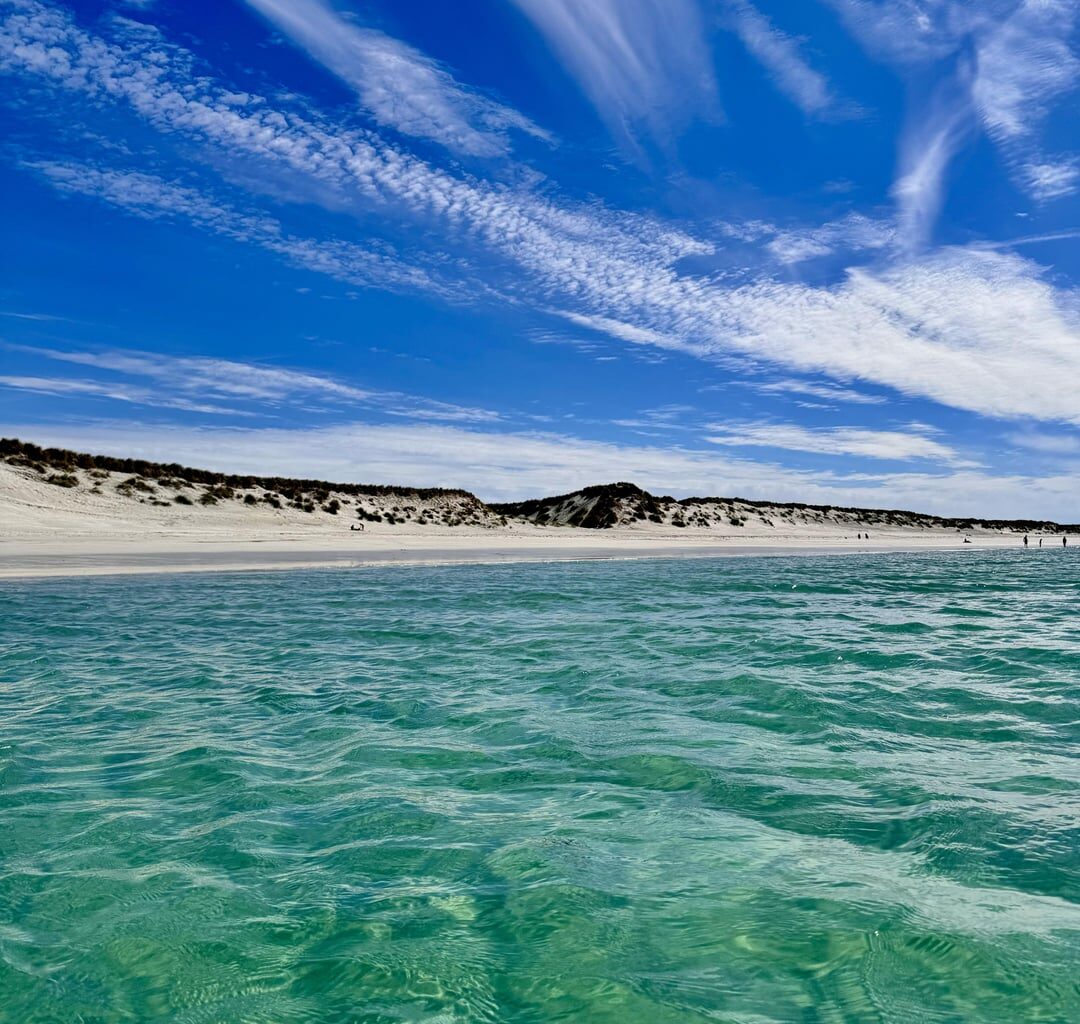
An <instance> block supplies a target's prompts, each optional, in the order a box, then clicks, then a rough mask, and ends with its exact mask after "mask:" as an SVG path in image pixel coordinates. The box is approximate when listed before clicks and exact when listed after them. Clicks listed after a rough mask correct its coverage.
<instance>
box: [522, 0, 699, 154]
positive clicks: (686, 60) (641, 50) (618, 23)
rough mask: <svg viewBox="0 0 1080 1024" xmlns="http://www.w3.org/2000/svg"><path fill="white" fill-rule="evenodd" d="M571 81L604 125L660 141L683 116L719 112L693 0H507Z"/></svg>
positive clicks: (626, 138)
mask: <svg viewBox="0 0 1080 1024" xmlns="http://www.w3.org/2000/svg"><path fill="white" fill-rule="evenodd" d="M513 2H514V3H515V4H516V6H517V7H518V8H520V10H521V11H522V12H523V13H524V14H525V15H526V16H527V17H528V18H529V19H530V20H531V21H532V22H533V24H534V25H535V26H536V27H537V28H538V29H539V30H540V32H541V33H542V34H543V35H544V37H545V38H546V40H547V42H548V44H549V45H550V46H551V47H552V49H554V50H555V52H556V53H557V54H558V56H559V58H560V60H561V61H562V62H563V64H564V65H565V66H566V68H567V70H568V71H569V73H570V74H571V75H572V76H573V77H574V78H575V79H576V81H577V83H578V85H579V86H580V87H581V89H582V91H583V92H584V93H585V95H586V96H587V97H588V98H589V100H590V101H591V103H592V104H593V106H594V107H595V108H596V110H597V112H598V113H599V114H600V116H601V118H602V119H603V120H604V121H605V123H606V124H607V126H608V128H609V130H610V131H611V132H612V134H613V135H615V136H616V137H617V138H619V139H620V140H622V141H623V142H627V143H633V141H634V138H635V134H636V132H637V131H638V130H639V129H641V128H645V129H646V130H647V131H648V133H649V134H650V135H651V136H652V137H653V138H654V139H657V140H659V141H661V142H663V141H666V140H668V139H669V138H670V137H671V135H672V130H673V127H676V126H677V125H678V122H680V121H683V120H685V119H687V118H689V117H693V116H702V117H706V118H711V117H715V116H717V115H718V113H719V103H718V100H717V95H716V83H715V80H714V76H713V72H712V59H711V56H710V54H709V50H708V47H707V46H706V43H705V37H704V29H703V26H702V23H701V18H700V15H699V13H698V9H697V4H696V2H695V0H589V2H587V3H581V2H578V0H513Z"/></svg>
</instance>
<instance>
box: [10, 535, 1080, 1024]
mask: <svg viewBox="0 0 1080 1024" xmlns="http://www.w3.org/2000/svg"><path fill="white" fill-rule="evenodd" d="M1078 581H1080V557H1077V556H1075V555H1074V554H1073V553H1072V552H1061V551H1039V552H1028V553H1022V552H1015V553H1014V552H1007V553H997V554H995V553H985V554H982V553H974V552H973V553H968V552H962V553H958V554H948V555H932V554H923V555H889V556H866V557H836V558H748V559H719V560H709V561H691V562H677V561H653V562H640V563H605V564H587V563H578V564H558V565H530V566H506V565H503V566H493V567H464V566H454V567H445V568H389V569H377V570H359V571H324V572H287V573H278V574H273V573H271V574H237V575H206V576H174V577H167V576H162V577H156V578H154V577H141V578H122V579H121V578H117V579H97V580H64V581H37V582H26V583H7V584H3V585H0V1020H2V1021H4V1022H9V1021H11V1022H18V1024H24V1022H44V1021H57V1022H76V1021H78V1022H112V1021H159V1020H160V1021H171V1022H172V1021H175V1022H266V1024H289V1022H300V1021H327V1022H339V1021H340V1022H345V1021H357V1022H397V1021H410V1022H413V1021H424V1022H433V1024H434V1022H440V1024H447V1022H466V1021H468V1022H472V1021H481V1022H483V1021H492V1022H494V1021H500V1022H502V1021H509V1022H535V1024H541V1022H548V1021H575V1022H577V1021H584V1022H607V1021H611V1022H617V1024H636V1022H642V1024H645V1022H648V1024H664V1022H675V1021H679V1022H682V1021H687V1022H690V1021H730V1022H740V1024H764V1022H768V1021H783V1022H788V1021H793V1022H803V1024H807V1022H847V1021H859V1022H861V1021H890V1022H892V1021H898V1022H899V1021H910V1022H919V1024H921V1022H925V1021H994V1022H998V1021H1002V1022H1004V1021H1009V1022H1012V1021H1025V1022H1027V1021H1035V1022H1041V1021H1046V1022H1075V1021H1080V758H1078V754H1080V585H1078Z"/></svg>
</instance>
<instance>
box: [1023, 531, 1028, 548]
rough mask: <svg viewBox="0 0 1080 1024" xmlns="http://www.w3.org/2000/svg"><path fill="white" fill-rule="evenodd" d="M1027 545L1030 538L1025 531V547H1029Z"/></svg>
mask: <svg viewBox="0 0 1080 1024" xmlns="http://www.w3.org/2000/svg"><path fill="white" fill-rule="evenodd" d="M1027 545H1028V539H1027V534H1026V533H1025V534H1024V547H1027Z"/></svg>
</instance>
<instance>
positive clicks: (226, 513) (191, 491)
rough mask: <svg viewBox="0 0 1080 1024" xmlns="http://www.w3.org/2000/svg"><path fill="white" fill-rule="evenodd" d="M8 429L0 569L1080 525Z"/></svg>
mask: <svg viewBox="0 0 1080 1024" xmlns="http://www.w3.org/2000/svg"><path fill="white" fill-rule="evenodd" d="M2 445H3V446H2V447H0V577H2V576H8V577H12V576H28V575H62V574H81V573H112V572H151V571H153V572H160V571H193V570H210V569H220V570H224V569H256V568H258V569H266V568H282V567H298V566H330V565H337V566H342V565H363V564H369V563H370V564H377V563H382V562H391V561H392V562H454V561H510V560H535V559H557V558H635V557H671V556H684V557H700V556H707V555H719V554H758V553H766V552H791V553H794V552H800V551H803V552H809V551H814V552H816V551H836V552H841V551H848V552H858V551H872V550H919V549H924V548H933V549H941V548H952V547H958V548H964V547H982V548H985V547H987V546H1009V547H1015V546H1016V545H1018V544H1019V543H1020V534H1021V533H1023V532H1027V533H1029V534H1030V535H1031V537H1032V538H1033V540H1035V542H1036V543H1037V540H1038V538H1039V537H1040V536H1045V537H1047V538H1050V537H1052V538H1054V543H1055V544H1058V543H1060V539H1059V537H1060V533H1061V531H1062V530H1067V531H1075V530H1076V528H1075V527H1064V528H1061V527H1058V526H1056V524H1051V523H1042V524H1038V523H1010V524H1003V523H989V522H978V521H970V520H969V521H963V520H944V519H940V518H937V517H929V516H920V515H918V514H915V513H908V512H895V511H888V510H873V509H836V508H827V507H824V506H817V507H815V506H807V505H791V504H788V505H783V504H773V503H762V502H748V501H745V500H741V499H735V498H731V499H726V498H703V499H699V498H694V499H684V500H682V501H676V500H675V499H673V498H665V497H656V496H654V495H650V494H648V493H647V492H645V491H642V490H640V489H639V488H637V487H634V486H633V485H632V484H615V485H604V486H600V487H591V488H585V489H583V490H582V491H578V492H575V493H573V494H569V495H560V496H558V497H555V498H546V499H538V500H536V501H530V502H520V503H513V504H501V505H488V504H485V503H484V502H482V501H481V500H480V499H478V498H477V497H475V496H474V495H472V494H469V493H468V492H466V491H457V490H435V489H423V488H408V487H385V486H370V487H365V486H363V485H353V484H348V485H340V484H339V485H335V484H327V483H322V482H319V481H284V480H278V479H275V480H259V479H257V478H248V477H225V476H223V475H221V474H213V473H207V472H205V471H198V470H186V469H184V468H182V467H177V466H154V465H151V464H147V463H133V464H132V465H135V466H138V467H140V468H141V472H131V471H129V470H128V469H127V468H125V469H124V470H117V469H114V468H102V466H110V465H116V464H120V462H121V460H110V459H102V458H100V457H98V458H95V457H89V456H77V455H75V453H42V451H41V450H40V449H34V448H33V447H32V446H25V445H22V446H19V445H18V443H17V442H10V441H9V442H2ZM28 453H29V454H28ZM80 463H81V464H80ZM124 465H125V467H126V466H127V464H126V463H124ZM965 541H967V542H968V543H967V544H965Z"/></svg>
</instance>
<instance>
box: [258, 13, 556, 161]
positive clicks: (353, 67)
mask: <svg viewBox="0 0 1080 1024" xmlns="http://www.w3.org/2000/svg"><path fill="white" fill-rule="evenodd" d="M245 2H246V3H247V4H248V6H249V7H251V8H253V9H254V10H256V11H258V12H259V14H261V15H263V17H265V18H266V19H267V20H268V21H269V22H270V23H271V24H272V25H273V26H274V27H275V28H277V29H279V30H280V31H281V32H283V33H284V34H285V35H287V36H288V37H289V38H290V39H292V40H293V41H294V42H295V43H296V44H297V45H298V46H299V47H301V48H302V49H303V50H305V51H306V52H307V53H308V54H309V55H310V56H311V57H312V59H313V60H315V61H317V62H318V63H319V64H322V65H323V66H324V67H326V68H327V69H328V70H329V71H331V72H332V73H333V74H334V75H336V76H337V77H338V78H340V79H341V80H342V81H343V82H345V83H347V84H348V85H349V86H351V87H352V88H353V89H355V90H356V93H357V96H358V97H359V98H360V102H361V103H362V104H363V106H364V107H365V108H366V109H367V110H368V111H369V112H370V113H371V115H372V116H373V117H374V118H375V120H376V121H377V122H378V123H379V124H381V125H384V126H386V127H388V128H393V129H394V130H396V131H399V132H401V133H403V134H405V135H411V136H414V137H417V138H422V139H430V140H431V141H433V142H437V143H439V144H440V145H442V146H445V147H446V148H447V149H450V150H453V151H454V152H456V153H461V154H466V155H469V156H477V157H495V156H503V155H505V154H506V153H507V151H508V150H509V148H510V144H509V141H508V139H507V134H506V133H507V132H508V131H509V130H510V129H513V130H516V131H519V132H524V133H526V134H528V135H531V136H533V137H534V138H538V139H543V140H544V141H547V142H550V141H551V136H550V134H549V133H548V132H545V131H544V130H543V129H541V128H539V127H538V126H537V125H535V124H534V123H533V122H532V121H530V120H529V118H527V117H525V116H524V115H523V114H520V113H518V112H517V111H516V110H512V109H511V108H509V107H506V106H503V105H502V104H500V103H496V102H494V101H493V100H490V99H488V98H486V97H484V96H482V95H480V94H479V93H478V92H476V91H474V90H470V89H467V88H465V87H464V86H462V85H461V84H459V83H458V82H457V81H455V80H454V78H453V76H452V75H451V74H450V73H449V72H448V71H446V70H445V69H444V68H442V67H440V66H439V65H438V64H436V63H435V62H434V61H433V60H431V59H430V58H428V57H426V56H425V55H424V54H422V53H420V52H419V51H418V50H415V49H413V47H411V46H408V45H407V44H405V43H403V42H401V41H400V40H397V39H393V38H391V37H390V36H388V35H385V34H384V33H382V32H379V31H377V30H376V29H373V28H367V27H364V26H361V25H358V24H355V23H354V22H352V21H347V20H346V19H345V18H344V17H342V16H341V15H340V14H339V13H338V12H337V11H335V10H334V9H333V8H332V7H331V6H330V5H329V4H327V3H324V2H323V0H245Z"/></svg>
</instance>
